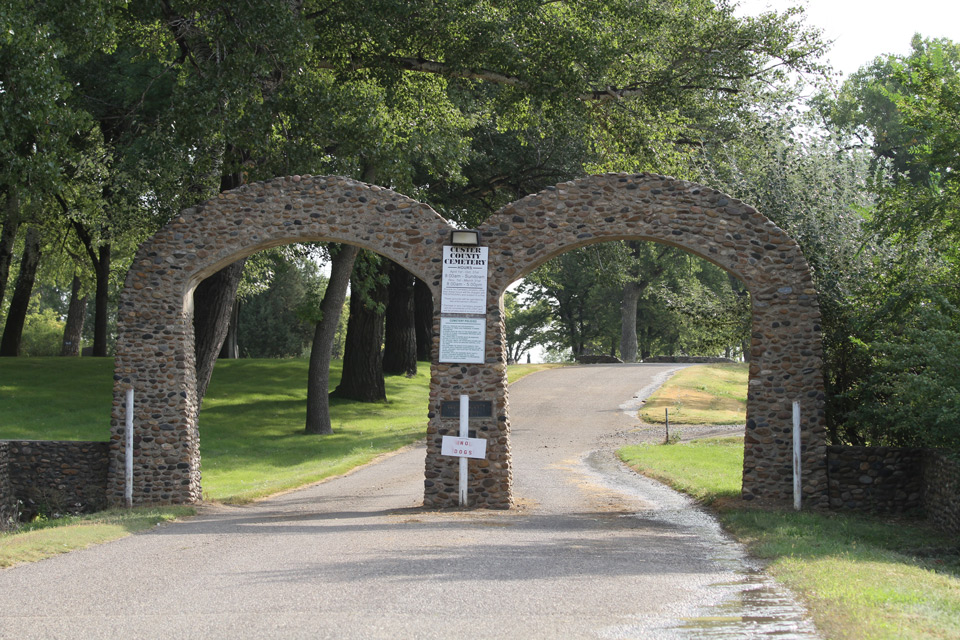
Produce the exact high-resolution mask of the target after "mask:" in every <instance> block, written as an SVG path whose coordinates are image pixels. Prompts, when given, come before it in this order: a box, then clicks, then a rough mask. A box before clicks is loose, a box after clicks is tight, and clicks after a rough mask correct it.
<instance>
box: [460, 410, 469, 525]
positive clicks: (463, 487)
mask: <svg viewBox="0 0 960 640" xmlns="http://www.w3.org/2000/svg"><path fill="white" fill-rule="evenodd" d="M460 437H461V438H469V437H470V396H468V395H467V394H461V395H460ZM467 464H468V459H467V457H466V456H460V506H461V507H462V506H464V505H466V504H467V474H468V473H469V470H468V468H467Z"/></svg>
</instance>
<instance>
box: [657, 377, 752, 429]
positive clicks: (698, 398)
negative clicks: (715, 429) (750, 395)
mask: <svg viewBox="0 0 960 640" xmlns="http://www.w3.org/2000/svg"><path fill="white" fill-rule="evenodd" d="M748 377H749V365H747V364H745V363H738V364H705V365H694V366H692V367H687V368H685V369H681V370H680V371H678V372H677V373H675V374H674V375H673V376H671V377H670V379H669V380H667V382H666V383H665V384H664V385H663V386H662V387H660V388H659V389H658V390H657V391H655V392H654V393H653V395H651V396H650V397H649V398H648V399H647V402H646V403H645V404H644V405H643V408H642V409H641V410H640V419H641V420H643V421H644V422H647V423H650V424H663V423H664V422H665V420H666V416H665V415H664V410H665V409H667V410H669V412H670V422H671V424H690V425H698V424H721V425H722V424H745V423H746V419H747V417H746V416H747V381H748Z"/></svg>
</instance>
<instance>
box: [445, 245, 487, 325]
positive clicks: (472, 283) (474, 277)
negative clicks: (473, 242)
mask: <svg viewBox="0 0 960 640" xmlns="http://www.w3.org/2000/svg"><path fill="white" fill-rule="evenodd" d="M489 250H490V248H489V247H460V246H455V247H451V246H445V247H444V248H443V279H442V287H441V291H440V313H472V314H477V315H483V314H485V313H486V312H487V267H488V265H489V262H488V260H487V257H488V252H489Z"/></svg>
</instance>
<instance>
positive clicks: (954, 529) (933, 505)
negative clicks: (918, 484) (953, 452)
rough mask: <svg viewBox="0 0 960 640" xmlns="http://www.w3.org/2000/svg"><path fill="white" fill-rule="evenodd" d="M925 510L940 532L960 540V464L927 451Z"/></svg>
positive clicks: (924, 482)
mask: <svg viewBox="0 0 960 640" xmlns="http://www.w3.org/2000/svg"><path fill="white" fill-rule="evenodd" d="M923 487H924V491H923V507H924V511H925V512H926V514H927V517H928V518H929V519H930V520H931V521H932V522H933V523H934V524H936V525H937V526H938V527H939V528H940V529H942V530H944V531H946V532H947V533H952V534H954V535H956V536H958V537H960V462H958V461H957V459H956V458H950V457H948V456H947V455H946V454H945V453H944V452H942V451H927V453H926V455H925V456H924V462H923Z"/></svg>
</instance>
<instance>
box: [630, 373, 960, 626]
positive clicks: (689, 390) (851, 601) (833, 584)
mask: <svg viewBox="0 0 960 640" xmlns="http://www.w3.org/2000/svg"><path fill="white" fill-rule="evenodd" d="M738 370H740V371H742V374H741V373H740V372H739V371H738ZM717 374H719V375H721V376H723V377H724V378H726V377H728V376H739V375H742V382H740V383H739V384H740V385H742V387H741V389H739V390H738V389H735V388H731V385H732V384H734V383H733V382H732V381H730V380H728V379H726V380H721V381H719V382H716V383H714V382H711V381H710V380H709V378H711V377H713V376H715V375H717ZM746 384H747V381H746V368H745V367H743V366H741V365H733V366H731V365H720V366H716V365H710V366H707V367H702V366H696V367H690V368H688V369H684V370H683V371H681V372H680V373H678V374H677V375H675V376H674V377H672V378H671V379H670V380H669V381H668V382H667V383H666V384H665V385H664V386H663V387H662V388H661V389H660V390H659V392H658V395H659V396H660V397H661V398H672V399H674V400H676V399H689V398H691V397H693V398H695V402H692V403H691V402H684V404H685V405H686V406H682V407H681V411H678V413H682V412H683V410H684V409H688V408H690V407H689V405H690V404H695V405H696V407H697V408H701V407H706V408H707V410H708V412H710V413H711V414H712V412H713V411H714V409H713V407H716V406H725V405H726V404H727V402H728V400H729V399H730V398H739V397H742V398H743V399H744V401H745V398H746ZM694 392H696V393H694ZM712 396H716V398H715V399H711V398H712ZM650 404H651V403H648V406H647V407H646V408H645V410H646V409H647V408H649V405H650ZM662 407H663V404H661V405H659V408H658V409H657V410H655V411H654V412H653V415H651V416H650V417H649V418H647V417H646V416H644V419H645V420H651V421H652V420H653V419H655V418H656V417H657V415H658V413H659V416H660V419H661V420H662V416H663V408H662ZM734 411H736V409H734ZM670 415H671V421H673V420H678V421H679V418H676V417H675V414H674V411H673V409H671V412H670ZM686 415H687V416H690V415H691V414H689V413H687V414H686ZM694 419H697V418H692V417H688V418H685V419H684V420H683V421H684V422H688V421H690V420H694ZM720 419H722V418H721V417H720V416H716V415H714V417H712V418H707V419H704V421H705V422H708V423H711V424H717V423H719V420H720ZM742 420H743V419H742V417H741V418H740V419H739V421H740V422H742ZM620 457H621V458H622V459H623V460H624V461H625V462H626V463H627V464H629V465H630V466H631V467H633V468H634V469H637V470H638V471H640V472H641V473H644V474H646V475H649V476H652V477H655V478H657V479H659V480H661V481H664V482H666V483H667V484H669V485H671V486H673V487H674V488H676V489H678V490H680V491H683V492H685V493H687V494H690V495H691V496H693V497H695V498H697V499H698V500H700V501H701V502H703V503H705V504H710V505H711V506H712V508H713V509H714V510H715V511H716V512H717V513H718V515H719V517H720V520H721V522H722V523H723V525H724V526H725V527H726V528H727V530H728V531H730V532H731V533H732V534H733V535H734V536H735V537H737V538H738V539H739V540H740V541H741V542H743V543H745V544H746V545H747V548H748V549H749V550H750V552H751V553H752V554H753V555H755V556H757V557H759V558H762V559H764V560H766V561H767V562H768V563H769V565H768V570H769V571H770V573H772V574H773V575H774V576H776V577H777V578H778V579H779V580H781V581H782V582H783V583H784V584H786V585H787V586H789V587H790V588H792V589H793V590H794V591H795V592H797V593H798V594H800V596H801V597H802V598H803V599H804V600H805V601H806V602H807V604H808V605H809V607H810V611H811V613H812V615H813V617H814V620H815V621H816V624H817V626H818V627H819V629H820V630H821V631H822V632H823V633H824V635H825V636H826V637H827V638H831V639H835V638H836V639H842V638H858V639H861V638H866V639H891V640H893V639H897V640H899V639H902V638H918V639H919V638H943V639H945V638H958V637H960V555H958V554H960V547H958V545H957V540H956V539H953V538H950V537H948V536H945V535H943V534H941V533H938V532H936V531H934V530H932V529H931V528H929V527H927V526H925V524H924V523H922V522H911V521H903V520H896V519H889V520H884V519H881V518H873V517H868V516H862V515H854V514H842V513H810V512H802V513H796V512H794V511H792V510H783V511H776V510H763V509H758V508H750V507H749V506H747V504H746V503H744V502H742V501H741V500H740V499H739V496H740V485H741V482H742V473H743V439H742V438H721V439H709V440H701V441H696V442H690V443H686V444H675V445H640V446H633V447H625V448H623V449H621V450H620Z"/></svg>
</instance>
